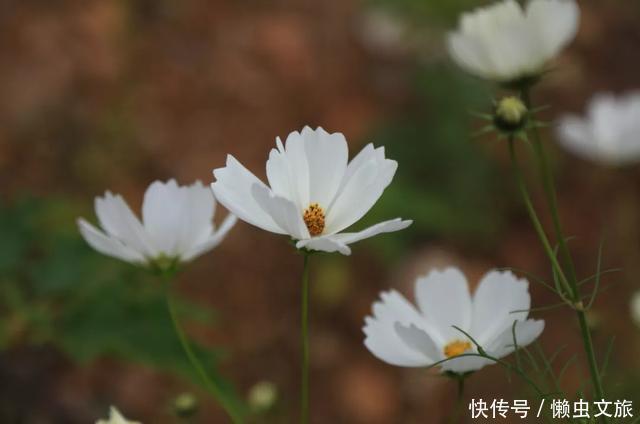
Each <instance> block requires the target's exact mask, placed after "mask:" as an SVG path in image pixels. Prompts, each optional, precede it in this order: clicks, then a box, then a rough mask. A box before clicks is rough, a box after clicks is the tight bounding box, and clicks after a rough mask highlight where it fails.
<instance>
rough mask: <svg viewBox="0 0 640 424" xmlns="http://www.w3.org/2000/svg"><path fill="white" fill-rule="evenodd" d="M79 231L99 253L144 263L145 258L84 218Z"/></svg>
mask: <svg viewBox="0 0 640 424" xmlns="http://www.w3.org/2000/svg"><path fill="white" fill-rule="evenodd" d="M77 223H78V229H79V230H80V234H81V235H82V237H83V238H84V239H85V241H86V242H87V243H88V244H89V246H91V247H92V248H94V249H95V250H97V251H98V252H100V253H102V254H104V255H107V256H111V257H114V258H116V259H120V260H123V261H126V262H131V263H144V262H146V259H145V257H144V256H143V255H142V254H140V253H138V252H136V251H135V250H133V249H131V248H129V247H127V246H126V245H124V244H123V243H122V242H121V241H120V240H118V239H116V238H113V237H109V236H107V235H106V234H104V233H103V232H102V231H99V230H98V229H97V228H95V227H94V226H93V225H91V224H89V223H88V222H87V221H86V220H84V219H83V218H80V219H78V221H77Z"/></svg>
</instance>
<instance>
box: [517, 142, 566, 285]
mask: <svg viewBox="0 0 640 424" xmlns="http://www.w3.org/2000/svg"><path fill="white" fill-rule="evenodd" d="M509 155H510V157H511V164H512V166H513V174H514V176H515V177H516V183H517V184H518V189H519V190H520V195H521V196H522V200H523V201H524V205H525V207H526V209H527V213H528V214H529V218H530V219H531V222H532V223H533V227H534V229H535V231H536V234H537V235H538V238H539V239H540V242H541V243H542V247H543V248H544V251H545V253H546V255H547V256H548V257H549V260H550V261H551V265H552V266H553V268H554V269H555V271H556V273H557V274H558V277H559V278H560V282H561V283H562V285H563V286H564V288H565V290H567V291H568V293H571V286H570V285H569V281H568V280H567V277H566V276H565V274H564V271H563V269H562V267H561V266H560V263H559V262H558V258H557V257H556V255H555V253H554V252H553V248H552V247H551V243H549V239H548V238H547V235H546V234H545V232H544V228H543V227H542V224H541V223H540V219H539V218H538V215H537V213H536V210H535V208H534V207H533V202H532V201H531V197H530V196H529V191H528V190H527V185H526V184H525V182H524V177H523V176H522V171H521V170H520V165H519V164H518V159H517V157H516V152H515V146H514V142H513V138H510V139H509Z"/></svg>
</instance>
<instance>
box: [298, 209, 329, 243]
mask: <svg viewBox="0 0 640 424" xmlns="http://www.w3.org/2000/svg"><path fill="white" fill-rule="evenodd" d="M302 219H303V220H304V223H305V225H306V226H307V229H308V230H309V234H311V235H312V236H319V235H320V234H322V232H323V231H324V210H323V209H322V208H321V207H320V205H319V204H317V203H312V204H310V205H309V207H308V208H307V209H306V210H305V211H304V215H303V216H302Z"/></svg>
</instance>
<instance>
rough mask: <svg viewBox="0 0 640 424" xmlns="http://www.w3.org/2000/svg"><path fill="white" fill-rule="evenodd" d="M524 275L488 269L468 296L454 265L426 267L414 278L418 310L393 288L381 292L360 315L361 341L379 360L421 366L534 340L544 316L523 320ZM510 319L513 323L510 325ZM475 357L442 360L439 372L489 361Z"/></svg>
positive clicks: (504, 351) (497, 352)
mask: <svg viewBox="0 0 640 424" xmlns="http://www.w3.org/2000/svg"><path fill="white" fill-rule="evenodd" d="M528 287H529V283H528V282H527V280H524V279H518V278H516V277H515V276H514V275H513V274H512V273H511V272H500V271H490V272H489V273H487V274H486V275H485V276H484V277H483V278H482V280H481V281H480V284H479V285H478V288H477V289H476V291H475V293H474V294H473V296H472V295H471V294H470V293H469V286H468V284H467V280H466V278H465V276H464V274H462V272H461V271H460V270H459V269H457V268H447V269H445V270H444V271H432V272H431V273H429V274H428V275H427V276H426V277H421V278H418V279H417V281H416V288H415V290H416V292H415V295H416V300H417V303H418V309H416V308H415V307H414V306H413V305H412V304H411V303H409V302H408V301H407V300H406V299H405V298H404V297H403V296H402V295H401V294H400V293H398V292H397V291H395V290H391V291H388V292H384V293H382V295H381V298H382V301H380V302H376V303H374V304H373V316H369V317H367V318H366V319H365V326H364V333H365V335H366V339H365V341H364V344H365V346H366V347H367V348H368V349H369V350H370V351H371V353H373V354H374V355H375V356H376V357H378V358H379V359H381V360H383V361H385V362H387V363H389V364H392V365H398V366H404V367H424V366H429V365H432V364H434V363H436V362H438V361H441V360H444V359H447V358H454V357H456V356H458V355H463V354H465V353H466V354H469V353H477V347H476V346H475V345H474V343H473V342H472V341H471V340H470V339H469V338H468V337H467V336H465V334H464V333H462V332H461V331H459V330H457V329H455V328H453V326H457V327H459V328H460V329H462V330H463V331H464V332H466V333H467V334H469V335H470V336H471V337H473V339H475V341H476V342H478V344H479V345H480V346H481V347H482V348H483V349H484V351H486V352H487V354H489V355H491V356H493V357H495V358H502V357H504V356H506V355H508V354H510V353H511V352H513V351H514V348H515V346H514V339H513V334H512V331H515V340H516V344H517V345H518V347H521V346H526V345H528V344H529V343H531V342H532V341H533V340H535V339H536V338H537V337H538V336H539V335H540V333H542V330H543V329H544V321H537V320H532V319H527V316H528V314H529V313H528V310H529V308H530V304H531V298H530V296H529V290H528ZM514 322H515V328H514ZM492 363H493V361H491V360H489V359H486V358H482V357H478V356H462V357H459V358H454V359H451V360H448V361H446V362H443V363H442V364H441V365H440V366H441V368H442V371H452V372H456V373H465V372H469V371H474V370H477V369H480V368H482V367H484V366H485V365H489V364H492Z"/></svg>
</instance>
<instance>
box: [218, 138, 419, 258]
mask: <svg viewBox="0 0 640 424" xmlns="http://www.w3.org/2000/svg"><path fill="white" fill-rule="evenodd" d="M276 144H277V149H272V150H271V153H270V155H269V160H267V179H268V181H269V185H270V187H269V186H267V185H265V184H264V183H263V182H262V181H260V180H259V179H258V178H257V177H256V176H255V175H253V174H252V173H251V172H249V171H248V170H247V169H246V168H245V167H244V166H242V164H240V162H238V161H237V160H236V159H235V158H234V157H233V156H231V155H229V156H227V163H226V166H225V167H224V168H218V169H215V170H214V171H213V175H214V177H215V178H216V181H215V182H214V183H212V184H211V188H212V189H213V192H214V193H215V195H216V198H217V199H218V201H219V202H220V203H222V204H223V205H224V206H225V207H226V208H227V209H229V210H230V211H231V212H232V213H234V214H235V215H237V216H238V218H240V219H242V220H243V221H246V222H248V223H249V224H252V225H255V226H256V227H259V228H262V229H263V230H267V231H271V232H273V233H277V234H285V235H289V236H290V237H291V238H293V239H294V240H297V243H296V247H297V248H298V249H302V248H305V249H309V250H321V251H325V252H336V251H338V252H340V253H342V254H344V255H348V254H350V253H351V249H350V248H349V246H348V245H349V244H351V243H354V242H356V241H359V240H362V239H365V238H369V237H373V236H375V235H377V234H380V233H387V232H391V231H398V230H401V229H403V228H406V227H408V226H409V225H410V224H411V222H412V221H403V220H401V219H400V218H397V219H393V220H390V221H385V222H381V223H379V224H376V225H374V226H372V227H369V228H367V229H365V230H362V231H360V232H357V233H341V231H342V230H344V229H345V228H347V227H349V226H351V225H352V224H354V223H355V222H356V221H358V220H359V219H360V218H362V216H363V215H364V214H365V213H366V212H367V211H368V210H369V209H371V207H372V206H373V205H374V204H375V203H376V201H377V200H378V198H379V197H380V196H381V195H382V192H383V191H384V189H385V188H386V187H387V186H388V185H389V183H391V180H392V178H393V175H394V174H395V172H396V168H397V167H398V164H397V163H396V162H395V161H393V160H389V159H386V158H385V155H384V148H383V147H379V148H377V149H376V148H374V147H373V145H372V144H368V145H367V146H365V148H364V149H362V151H361V152H360V153H359V154H358V155H356V157H355V158H353V160H352V161H351V162H349V163H347V162H348V156H349V151H348V147H347V140H346V139H345V138H344V136H343V135H342V134H341V133H333V134H329V133H327V132H326V131H325V130H323V129H322V128H318V129H316V130H312V129H311V128H309V127H305V128H304V129H303V130H302V131H301V132H297V131H294V132H292V133H291V134H289V136H288V137H287V140H286V143H285V144H283V143H282V141H281V140H280V138H279V137H278V138H277V139H276Z"/></svg>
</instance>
